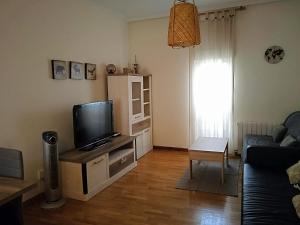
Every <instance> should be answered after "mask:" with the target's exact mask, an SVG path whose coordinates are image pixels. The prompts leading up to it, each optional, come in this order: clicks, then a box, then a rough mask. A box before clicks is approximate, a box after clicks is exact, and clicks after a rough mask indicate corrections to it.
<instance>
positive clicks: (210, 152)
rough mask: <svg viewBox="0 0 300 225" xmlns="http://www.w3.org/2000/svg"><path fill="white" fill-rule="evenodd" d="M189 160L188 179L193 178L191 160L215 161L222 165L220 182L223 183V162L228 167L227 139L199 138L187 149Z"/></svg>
mask: <svg viewBox="0 0 300 225" xmlns="http://www.w3.org/2000/svg"><path fill="white" fill-rule="evenodd" d="M188 152H189V160H190V178H191V179H192V178H193V167H192V162H193V160H200V161H201V160H207V161H217V162H221V163H222V169H221V182H222V184H223V183H224V161H225V160H226V165H227V166H228V139H227V138H211V137H200V138H198V139H197V140H196V141H195V143H194V144H192V146H191V147H190V148H189V149H188Z"/></svg>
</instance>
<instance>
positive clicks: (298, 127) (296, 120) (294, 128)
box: [283, 111, 300, 141]
mask: <svg viewBox="0 0 300 225" xmlns="http://www.w3.org/2000/svg"><path fill="white" fill-rule="evenodd" d="M283 125H284V126H285V127H287V128H288V131H287V133H288V134H291V135H293V136H294V137H295V138H297V140H298V141H300V111H297V112H294V113H292V114H290V115H289V116H288V117H287V118H286V119H285V121H284V123H283Z"/></svg>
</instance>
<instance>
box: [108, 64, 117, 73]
mask: <svg viewBox="0 0 300 225" xmlns="http://www.w3.org/2000/svg"><path fill="white" fill-rule="evenodd" d="M116 71H117V68H116V66H115V65H114V64H108V65H107V66H106V72H107V73H108V74H114V73H115V72H116Z"/></svg>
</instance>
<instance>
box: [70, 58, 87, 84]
mask: <svg viewBox="0 0 300 225" xmlns="http://www.w3.org/2000/svg"><path fill="white" fill-rule="evenodd" d="M83 77H84V64H83V63H80V62H72V61H71V62H70V78H71V79H73V80H82V79H83Z"/></svg>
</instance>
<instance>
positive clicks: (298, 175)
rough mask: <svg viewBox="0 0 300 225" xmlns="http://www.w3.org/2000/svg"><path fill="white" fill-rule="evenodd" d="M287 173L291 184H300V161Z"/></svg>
mask: <svg viewBox="0 0 300 225" xmlns="http://www.w3.org/2000/svg"><path fill="white" fill-rule="evenodd" d="M286 172H287V174H288V177H289V180H290V183H291V184H298V183H300V161H299V162H297V163H296V164H294V165H292V166H291V167H289V168H288V169H287V170H286Z"/></svg>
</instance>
